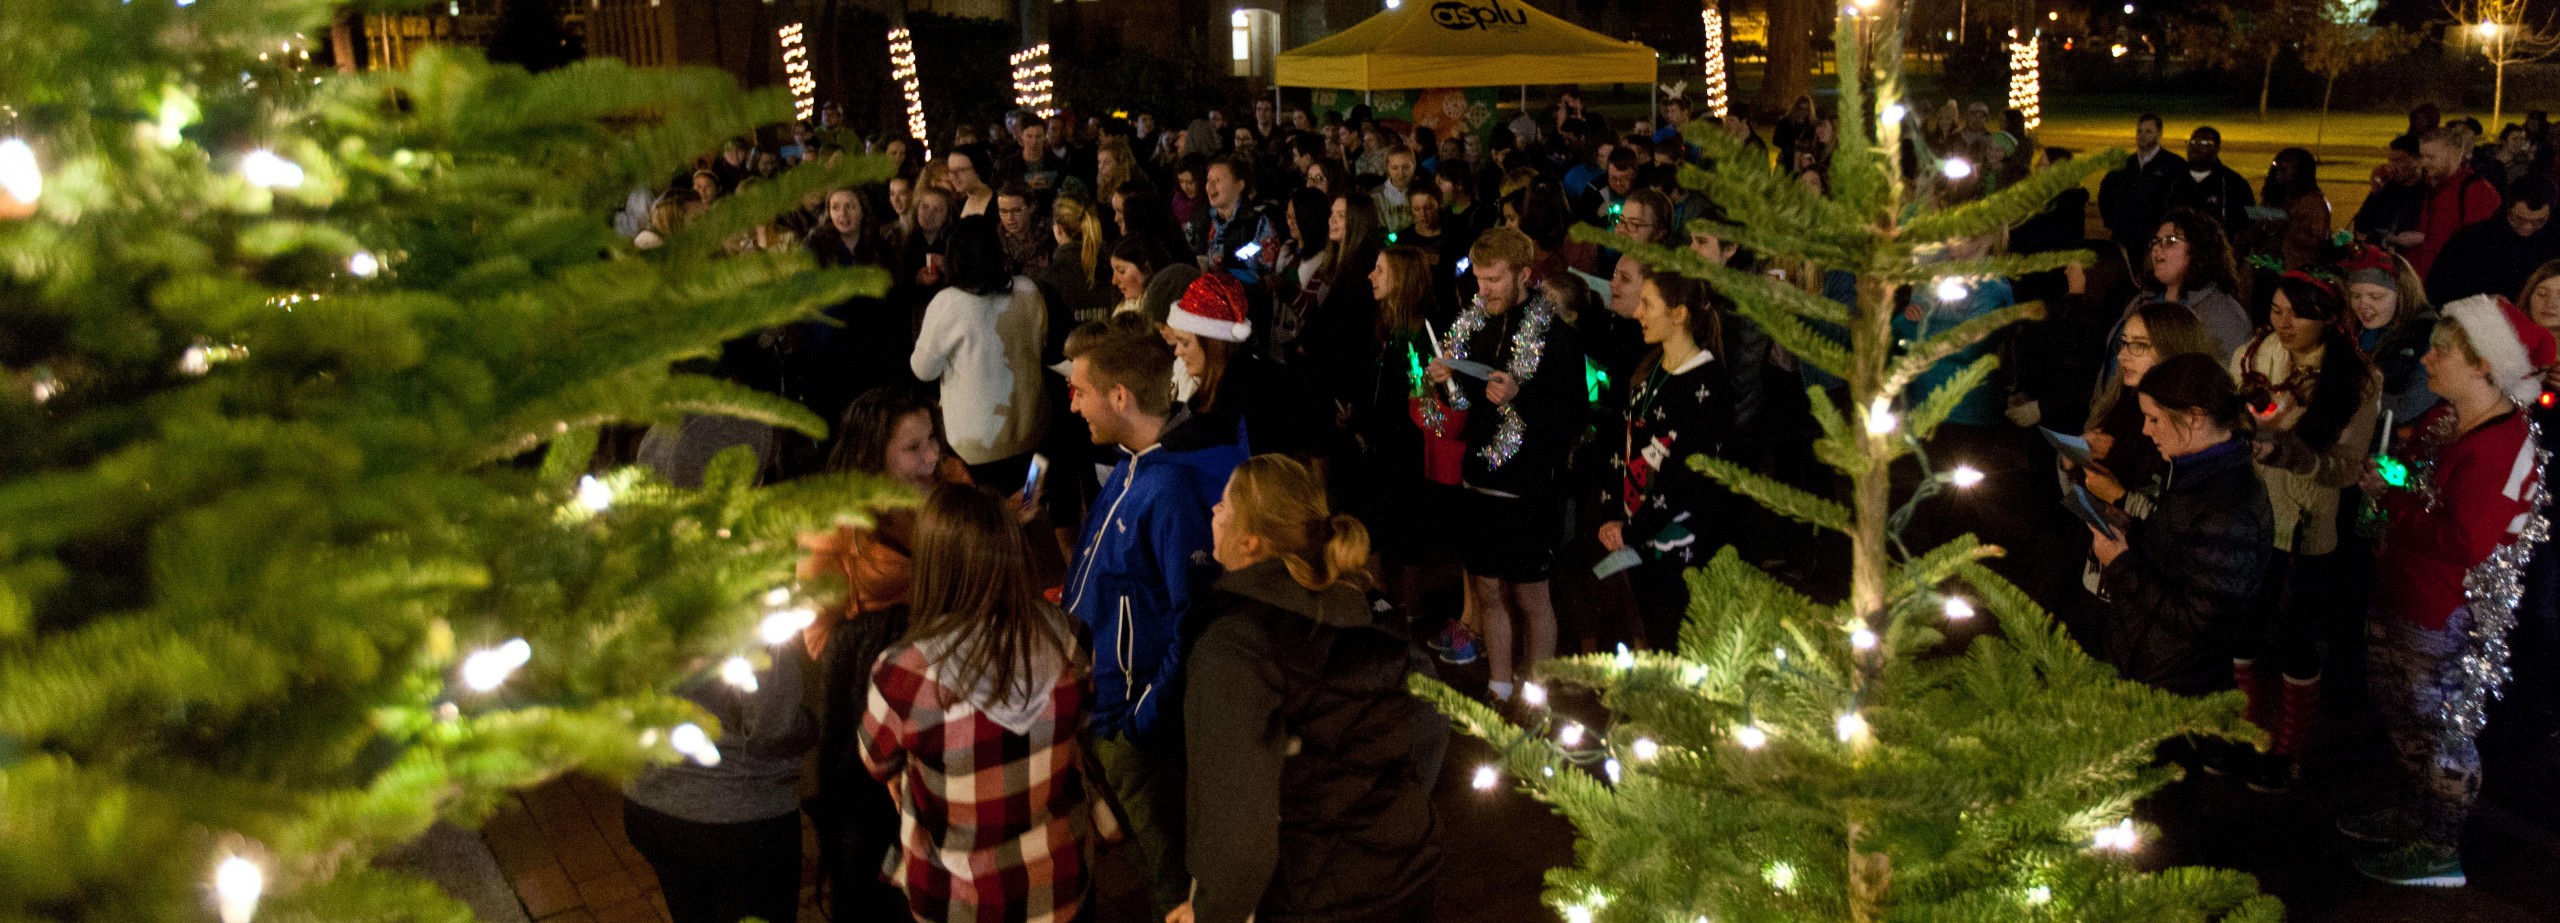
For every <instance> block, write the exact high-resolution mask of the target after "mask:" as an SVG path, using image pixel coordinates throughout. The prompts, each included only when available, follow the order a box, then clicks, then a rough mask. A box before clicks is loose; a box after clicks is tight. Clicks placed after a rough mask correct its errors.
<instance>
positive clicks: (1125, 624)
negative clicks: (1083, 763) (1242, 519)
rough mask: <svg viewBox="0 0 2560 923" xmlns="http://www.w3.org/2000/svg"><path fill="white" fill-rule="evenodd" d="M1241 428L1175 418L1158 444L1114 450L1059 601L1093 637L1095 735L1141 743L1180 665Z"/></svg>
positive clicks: (1228, 420) (1213, 419) (1237, 458)
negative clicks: (1135, 738)
mask: <svg viewBox="0 0 2560 923" xmlns="http://www.w3.org/2000/svg"><path fill="white" fill-rule="evenodd" d="M1244 459H1245V447H1244V439H1243V434H1242V427H1241V425H1240V424H1239V422H1238V421H1237V420H1235V419H1234V418H1232V417H1226V416H1222V415H1220V416H1210V417H1194V416H1192V415H1191V414H1190V412H1189V411H1185V410H1180V409H1177V410H1175V412H1174V416H1173V419H1171V420H1168V421H1166V423H1165V430H1164V433H1163V435H1161V436H1159V437H1158V438H1157V440H1156V444H1155V445H1151V446H1148V447H1146V448H1145V449H1143V450H1140V451H1138V452H1129V451H1127V450H1125V449H1124V450H1122V452H1121V454H1120V461H1119V463H1118V464H1116V465H1113V466H1112V468H1111V475H1110V476H1109V477H1106V478H1104V479H1103V482H1102V490H1101V492H1100V493H1098V494H1096V495H1095V497H1094V501H1093V512H1092V513H1091V514H1090V515H1088V516H1087V517H1086V518H1085V525H1084V540H1083V541H1082V542H1080V543H1079V544H1078V545H1077V551H1076V560H1075V564H1074V565H1073V566H1072V567H1070V568H1068V573H1067V583H1066V587H1065V591H1064V599H1065V601H1066V605H1067V610H1068V611H1070V612H1073V613H1075V615H1076V618H1078V619H1080V620H1082V621H1083V622H1084V624H1085V627H1087V628H1089V629H1091V630H1092V638H1093V647H1094V651H1093V696H1094V701H1093V729H1094V732H1095V733H1097V734H1101V735H1103V736H1111V735H1114V734H1131V735H1137V734H1145V733H1147V732H1149V731H1151V730H1154V729H1155V727H1156V725H1157V724H1158V721H1157V718H1158V716H1159V715H1174V716H1177V717H1176V720H1179V717H1178V716H1179V715H1181V712H1180V711H1179V710H1173V711H1168V710H1166V709H1167V706H1166V705H1165V700H1166V699H1168V698H1171V697H1172V693H1173V690H1174V689H1175V687H1174V685H1173V683H1174V680H1175V678H1176V676H1177V674H1178V672H1179V670H1180V668H1181V665H1182V643H1181V638H1182V628H1183V625H1184V621H1185V619H1187V618H1188V617H1189V615H1190V613H1191V605H1192V599H1193V597H1194V596H1195V595H1197V590H1198V589H1199V588H1204V587H1206V586H1207V584H1208V581H1209V579H1210V575H1211V574H1212V573H1213V572H1214V568H1215V567H1216V565H1214V564H1212V563H1211V562H1210V559H1209V508H1210V507H1211V506H1214V505H1216V504H1217V502H1218V498H1219V497H1222V496H1224V495H1225V494H1226V491H1227V476H1228V475H1230V474H1233V473H1235V470H1236V466H1237V465H1239V464H1243V463H1244Z"/></svg>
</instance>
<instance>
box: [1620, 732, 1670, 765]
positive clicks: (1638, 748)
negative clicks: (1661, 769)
mask: <svg viewBox="0 0 2560 923" xmlns="http://www.w3.org/2000/svg"><path fill="white" fill-rule="evenodd" d="M1627 752H1628V754H1630V755H1632V756H1634V757H1635V758H1636V762H1639V763H1650V762H1653V761H1654V759H1655V758H1656V757H1659V756H1661V755H1662V745H1661V744H1658V743H1654V742H1653V738H1651V737H1638V738H1636V742H1635V743H1633V744H1630V745H1629V746H1628V747H1627Z"/></svg>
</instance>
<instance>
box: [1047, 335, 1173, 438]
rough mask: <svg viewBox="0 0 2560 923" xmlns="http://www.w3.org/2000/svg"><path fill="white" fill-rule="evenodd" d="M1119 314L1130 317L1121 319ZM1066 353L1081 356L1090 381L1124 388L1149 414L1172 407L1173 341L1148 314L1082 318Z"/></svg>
mask: <svg viewBox="0 0 2560 923" xmlns="http://www.w3.org/2000/svg"><path fill="white" fill-rule="evenodd" d="M1121 318H1128V319H1129V320H1127V321H1123V320H1121ZM1074 338H1075V339H1080V340H1089V342H1079V343H1075V344H1072V345H1074V346H1079V347H1082V348H1081V349H1073V350H1070V351H1069V353H1070V356H1071V357H1072V358H1074V359H1078V360H1082V361H1083V362H1084V369H1085V375H1086V377H1088V378H1091V379H1092V380H1093V386H1094V387H1096V388H1101V389H1103V390H1104V391H1106V392H1107V391H1109V390H1110V389H1112V388H1127V389H1129V396H1130V397H1131V398H1132V399H1134V400H1135V401H1136V402H1137V405H1138V412H1139V413H1143V414H1146V415H1147V416H1151V417H1163V416H1170V415H1171V414H1172V413H1173V346H1172V344H1169V343H1166V342H1165V341H1164V337H1162V336H1158V335H1157V334H1156V332H1155V331H1154V330H1153V329H1150V325H1149V323H1148V321H1147V318H1146V317H1145V316H1144V315H1140V314H1121V315H1117V316H1115V317H1113V318H1112V319H1111V320H1110V321H1109V322H1107V323H1105V322H1096V323H1089V324H1086V325H1085V326H1084V327H1083V328H1082V329H1079V330H1077V331H1076V333H1075V336H1074Z"/></svg>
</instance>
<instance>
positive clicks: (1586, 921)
mask: <svg viewBox="0 0 2560 923" xmlns="http://www.w3.org/2000/svg"><path fill="white" fill-rule="evenodd" d="M1564 921H1565V923H1591V907H1590V906H1589V905H1587V904H1575V905H1573V906H1571V907H1567V908H1565V909H1564Z"/></svg>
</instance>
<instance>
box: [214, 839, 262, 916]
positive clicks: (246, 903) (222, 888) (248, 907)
mask: <svg viewBox="0 0 2560 923" xmlns="http://www.w3.org/2000/svg"><path fill="white" fill-rule="evenodd" d="M266 893H267V871H266V870H265V869H262V868H259V867H258V864H257V863H255V862H251V861H249V859H248V858H247V857H244V856H238V855H229V856H224V857H223V858H222V861H221V862H220V863H219V864H216V865H215V866H214V867H213V906H214V911H215V912H216V913H217V914H219V915H220V916H221V917H222V923H249V918H250V917H253V916H256V915H257V913H258V898H259V897H261V896H264V895H265V894H266Z"/></svg>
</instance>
